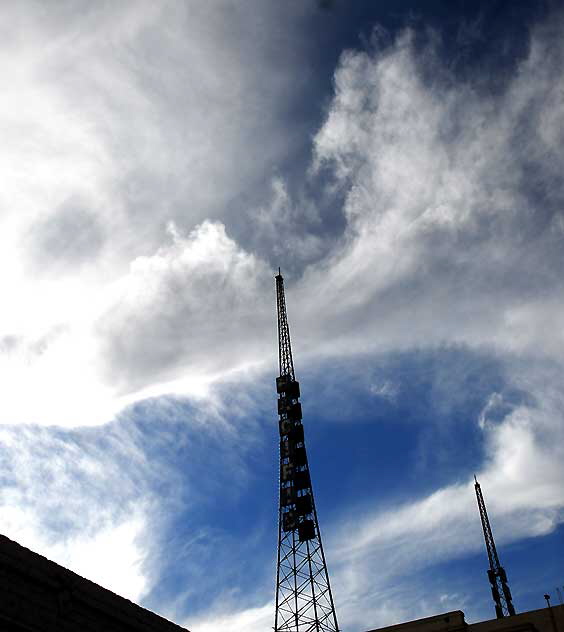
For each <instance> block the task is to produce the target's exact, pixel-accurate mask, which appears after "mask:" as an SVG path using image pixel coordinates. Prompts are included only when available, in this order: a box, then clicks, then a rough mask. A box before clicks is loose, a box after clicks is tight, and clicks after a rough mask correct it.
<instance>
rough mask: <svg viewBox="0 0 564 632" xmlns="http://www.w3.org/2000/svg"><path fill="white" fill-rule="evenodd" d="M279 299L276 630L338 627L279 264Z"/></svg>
mask: <svg viewBox="0 0 564 632" xmlns="http://www.w3.org/2000/svg"><path fill="white" fill-rule="evenodd" d="M276 302H277V306H278V359H279V364H280V377H277V378H276V391H277V393H278V396H279V397H278V415H279V416H280V419H279V429H280V504H279V513H278V565H277V569H276V615H275V618H274V632H338V630H339V628H338V626H337V616H336V614H335V606H334V604H333V595H332V594H331V586H330V585H329V575H328V573H327V565H326V563H325V554H324V553H323V545H322V543H321V533H320V531H319V522H318V520H317V512H316V510H315V502H314V499H313V489H312V486H311V478H310V472H309V466H308V462H307V454H306V448H305V442H304V427H303V425H302V405H301V404H300V402H299V397H300V384H299V382H297V381H296V378H295V375H294V362H293V359H292V347H291V345H290V329H289V327H288V318H287V316H286V299H285V297H284V279H283V278H282V275H281V274H280V268H278V275H277V276H276Z"/></svg>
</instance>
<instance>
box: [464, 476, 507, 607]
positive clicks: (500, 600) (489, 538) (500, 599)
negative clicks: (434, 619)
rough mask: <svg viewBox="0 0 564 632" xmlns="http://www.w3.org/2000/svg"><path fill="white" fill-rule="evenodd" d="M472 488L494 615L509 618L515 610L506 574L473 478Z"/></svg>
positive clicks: (480, 495)
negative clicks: (482, 537) (480, 523)
mask: <svg viewBox="0 0 564 632" xmlns="http://www.w3.org/2000/svg"><path fill="white" fill-rule="evenodd" d="M474 481H475V484H474V488H475V489H476V498H477V499H478V509H479V510H480V519H481V520H482V529H483V531H484V540H485V541H486V551H487V553H488V560H489V562H490V568H489V570H488V579H489V580H490V584H491V588H492V597H493V600H494V604H495V614H496V617H497V618H498V619H503V618H504V617H510V616H512V615H514V614H515V608H514V607H513V602H512V598H511V591H510V590H509V585H508V584H507V574H506V573H505V569H504V568H503V566H502V565H501V564H500V562H499V557H498V555H497V549H496V548H495V542H494V538H493V533H492V528H491V526H490V521H489V518H488V512H487V511H486V503H485V502H484V496H483V495H482V489H481V487H480V483H478V481H477V479H476V477H475V476H474Z"/></svg>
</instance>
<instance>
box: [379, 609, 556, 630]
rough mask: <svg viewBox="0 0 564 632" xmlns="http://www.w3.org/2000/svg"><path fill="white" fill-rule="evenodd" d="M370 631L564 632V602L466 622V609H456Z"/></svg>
mask: <svg viewBox="0 0 564 632" xmlns="http://www.w3.org/2000/svg"><path fill="white" fill-rule="evenodd" d="M369 632H564V606H556V607H554V606H553V607H552V610H550V609H549V608H541V609H539V610H530V611H529V612H520V613H519V614H516V615H513V616H511V617H503V618H502V619H490V620H489V621H479V622H477V623H466V621H465V620H464V613H463V612H462V610H454V611H453V612H445V613H444V614H439V615H436V616H434V617H426V618H425V619H416V620H415V621H407V622H405V623H399V624H397V625H390V626H388V627H385V628H378V629H377V630H370V631H369Z"/></svg>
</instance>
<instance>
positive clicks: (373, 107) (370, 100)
mask: <svg viewBox="0 0 564 632" xmlns="http://www.w3.org/2000/svg"><path fill="white" fill-rule="evenodd" d="M561 32H562V20H561V19H560V18H558V17H557V16H555V19H554V20H553V22H552V25H551V26H550V27H546V26H545V27H542V28H538V29H537V30H536V32H535V33H534V34H533V37H532V43H531V52H530V54H529V56H528V57H527V58H526V59H525V60H523V61H522V62H521V63H520V65H519V67H518V70H517V72H516V74H515V75H514V76H513V77H511V78H510V79H509V80H508V83H507V87H506V89H505V90H502V91H500V92H499V93H498V94H491V93H487V92H486V93H484V92H483V91H480V90H479V89H478V88H475V87H473V86H472V84H470V83H460V81H457V80H455V78H454V77H451V76H449V74H448V72H446V71H445V68H444V66H443V63H442V61H440V59H439V58H438V57H437V56H435V55H433V54H432V52H431V53H430V52H429V51H427V52H424V53H422V54H420V55H417V54H416V52H415V45H414V43H413V37H412V34H411V33H410V32H406V33H404V34H403V35H402V36H401V37H399V38H398V40H397V42H396V43H395V44H394V45H392V46H391V47H390V48H389V49H387V50H383V51H376V52H374V53H371V52H358V51H349V52H347V53H345V54H344V55H343V57H342V59H341V63H340V65H339V68H338V69H337V72H336V76H335V86H336V88H335V89H336V94H335V98H334V100H333V103H332V105H331V108H330V109H329V113H328V116H327V119H326V122H325V123H324V125H323V126H322V128H321V129H320V131H319V133H318V134H317V137H316V139H315V155H316V165H317V169H328V170H329V172H330V173H331V174H332V175H333V177H334V179H335V185H336V186H338V187H339V188H340V189H341V190H343V191H344V192H345V196H346V201H345V206H344V212H345V214H346V217H347V221H348V225H347V230H346V233H345V238H344V241H343V247H342V248H341V249H339V250H337V251H335V252H334V256H333V257H332V258H331V259H330V260H328V261H326V262H324V264H323V266H318V267H313V268H311V269H309V270H308V271H306V275H305V277H304V279H303V280H302V282H301V283H300V288H299V291H298V294H297V299H294V300H296V302H297V303H298V304H305V305H307V309H306V311H307V313H306V316H305V318H307V319H308V320H309V321H310V322H311V320H312V318H313V313H314V311H318V312H319V313H323V314H324V315H326V318H325V319H324V321H323V322H322V323H321V327H322V328H323V330H322V332H320V336H321V335H322V333H325V334H326V337H327V339H329V340H330V344H331V346H332V347H333V348H338V349H339V351H343V350H347V351H350V352H355V351H358V350H364V349H366V346H367V344H368V345H370V346H372V347H373V348H381V349H390V348H393V349H397V348H402V347H403V348H406V347H412V346H418V345H429V344H431V345H433V344H437V343H442V342H462V343H465V344H469V345H471V346H473V347H479V346H481V345H487V346H488V347H489V348H490V349H491V348H496V349H500V350H502V351H528V352H532V353H542V354H547V355H551V356H553V357H557V358H561V357H562V355H563V351H564V338H563V337H562V331H561V328H560V327H558V326H556V321H557V320H558V318H559V317H560V316H561V314H562V313H563V311H564V286H563V284H562V272H563V271H564V270H563V265H562V258H561V243H562V235H561V233H560V231H559V228H558V227H559V226H560V223H561V221H560V218H561V215H562V200H563V199H564V181H563V180H562V177H561V173H562V171H563V167H564V163H563V160H562V153H561V152H560V151H558V150H557V149H556V144H557V143H558V142H559V141H557V140H556V139H559V138H561V134H562V131H561V130H562V129H564V100H563V99H562V96H561V95H562V76H561V73H560V71H559V68H560V62H561V59H562V57H563V55H564V50H563V47H562V39H561V37H559V36H558V35H559V34H561ZM422 69H424V70H425V72H422ZM431 74H432V75H433V76H435V77H437V79H436V80H435V81H429V80H426V79H425V77H428V76H430V75H431ZM556 86H560V87H559V88H557V87H556ZM549 120H550V123H548V121H549ZM555 143H556V144H555Z"/></svg>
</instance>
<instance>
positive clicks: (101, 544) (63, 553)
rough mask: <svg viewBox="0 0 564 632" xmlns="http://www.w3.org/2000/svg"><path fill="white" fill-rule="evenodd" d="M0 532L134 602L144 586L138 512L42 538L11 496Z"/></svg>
mask: <svg viewBox="0 0 564 632" xmlns="http://www.w3.org/2000/svg"><path fill="white" fill-rule="evenodd" d="M1 525H2V534H3V535H5V536H7V537H9V538H11V539H12V540H15V541H17V542H18V544H21V545H22V546H25V547H27V548H29V549H31V550H32V551H34V552H35V553H39V554H41V555H45V556H46V557H48V558H49V559H50V560H52V561H54V562H56V563H57V564H60V565H61V566H64V567H66V568H68V569H70V570H72V571H73V572H75V573H77V574H79V575H82V576H83V577H86V579H89V580H90V581H93V582H95V583H97V584H99V585H101V586H103V587H104V588H107V589H108V590H111V591H113V592H115V593H116V594H118V595H121V596H122V597H125V598H127V599H130V600H132V601H134V602H136V601H139V600H140V599H141V598H142V597H143V595H144V593H145V591H146V589H147V587H148V584H147V577H146V576H145V574H144V572H143V568H142V563H143V559H144V555H145V553H144V548H143V545H142V543H141V542H142V541H141V540H140V538H141V536H142V534H143V533H144V530H145V519H144V516H143V515H142V514H141V513H140V514H139V515H133V516H130V517H128V518H124V519H122V520H120V521H118V522H116V523H112V524H109V525H107V526H105V527H102V528H100V529H99V530H94V531H93V532H92V531H90V530H87V531H86V532H85V533H75V534H73V535H71V536H65V534H62V533H61V534H58V537H57V539H56V540H54V541H53V540H52V539H50V538H49V537H46V534H45V532H44V530H43V528H42V526H43V525H42V524H41V523H40V522H39V521H38V520H37V516H36V515H34V512H33V511H32V510H27V511H26V510H24V509H22V508H21V507H18V506H17V503H14V501H13V499H10V501H9V502H8V503H7V504H3V506H2V522H1Z"/></svg>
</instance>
